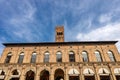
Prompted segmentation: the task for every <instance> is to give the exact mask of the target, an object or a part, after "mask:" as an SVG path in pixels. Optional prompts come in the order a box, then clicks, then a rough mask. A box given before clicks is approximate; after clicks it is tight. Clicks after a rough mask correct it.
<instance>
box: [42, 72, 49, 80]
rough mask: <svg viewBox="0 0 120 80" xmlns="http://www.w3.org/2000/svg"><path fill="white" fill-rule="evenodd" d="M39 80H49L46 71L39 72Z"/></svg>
mask: <svg viewBox="0 0 120 80" xmlns="http://www.w3.org/2000/svg"><path fill="white" fill-rule="evenodd" d="M40 80H49V72H48V71H47V70H43V71H42V72H41V74H40Z"/></svg>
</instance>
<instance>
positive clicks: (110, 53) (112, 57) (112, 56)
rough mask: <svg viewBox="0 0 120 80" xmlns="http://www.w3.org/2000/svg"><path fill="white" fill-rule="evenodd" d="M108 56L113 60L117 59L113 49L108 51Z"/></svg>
mask: <svg viewBox="0 0 120 80" xmlns="http://www.w3.org/2000/svg"><path fill="white" fill-rule="evenodd" d="M108 56H109V58H110V61H113V62H114V61H115V57H114V55H113V53H112V52H111V51H108Z"/></svg>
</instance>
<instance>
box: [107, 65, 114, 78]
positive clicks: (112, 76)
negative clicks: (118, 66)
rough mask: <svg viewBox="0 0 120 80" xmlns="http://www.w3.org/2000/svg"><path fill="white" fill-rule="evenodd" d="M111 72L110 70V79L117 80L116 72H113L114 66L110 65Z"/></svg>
mask: <svg viewBox="0 0 120 80" xmlns="http://www.w3.org/2000/svg"><path fill="white" fill-rule="evenodd" d="M108 67H109V70H110V78H111V80H116V78H115V76H114V72H113V71H112V65H111V64H108Z"/></svg>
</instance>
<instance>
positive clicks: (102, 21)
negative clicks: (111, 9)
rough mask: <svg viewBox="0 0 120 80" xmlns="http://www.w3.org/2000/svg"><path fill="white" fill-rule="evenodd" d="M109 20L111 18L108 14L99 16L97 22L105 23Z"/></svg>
mask: <svg viewBox="0 0 120 80" xmlns="http://www.w3.org/2000/svg"><path fill="white" fill-rule="evenodd" d="M111 18H112V16H111V15H110V14H104V15H101V16H100V18H99V22H100V23H106V22H109V21H110V20H111Z"/></svg>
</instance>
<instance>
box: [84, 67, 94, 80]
mask: <svg viewBox="0 0 120 80" xmlns="http://www.w3.org/2000/svg"><path fill="white" fill-rule="evenodd" d="M83 74H84V80H95V77H94V74H95V73H94V71H93V70H92V69H90V68H86V69H84V71H83Z"/></svg>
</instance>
